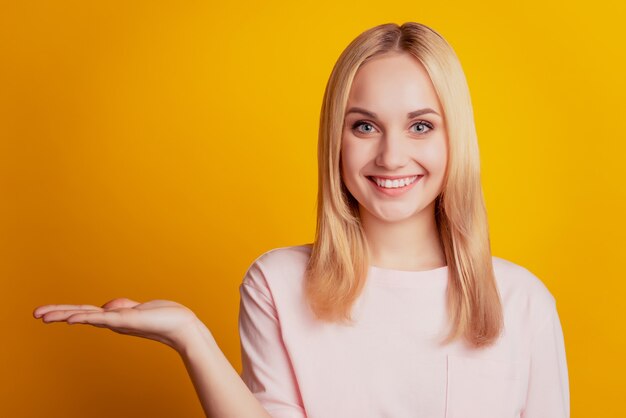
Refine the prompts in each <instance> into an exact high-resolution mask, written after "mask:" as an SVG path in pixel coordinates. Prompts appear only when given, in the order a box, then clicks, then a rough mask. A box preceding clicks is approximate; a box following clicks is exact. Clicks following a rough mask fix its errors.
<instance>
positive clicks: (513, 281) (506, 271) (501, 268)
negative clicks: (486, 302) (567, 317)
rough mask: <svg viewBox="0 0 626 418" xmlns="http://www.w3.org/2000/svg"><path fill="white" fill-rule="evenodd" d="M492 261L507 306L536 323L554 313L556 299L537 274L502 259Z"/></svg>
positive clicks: (494, 257)
mask: <svg viewBox="0 0 626 418" xmlns="http://www.w3.org/2000/svg"><path fill="white" fill-rule="evenodd" d="M492 259H493V269H494V273H495V276H496V282H497V284H498V290H499V292H500V296H501V298H502V300H503V302H504V304H505V306H509V307H510V308H512V309H515V310H517V311H518V313H520V314H524V315H526V316H529V317H532V318H533V319H534V320H536V321H541V319H542V318H545V317H547V316H549V315H550V314H551V313H552V312H553V311H554V309H555V307H556V299H555V297H554V295H553V294H552V292H551V291H550V290H549V289H548V287H547V286H546V284H545V283H544V282H543V280H541V279H540V278H539V277H538V276H537V275H536V274H535V273H533V272H532V271H530V270H529V269H528V268H526V267H524V266H521V265H519V264H517V263H514V262H513V261H510V260H507V259H505V258H502V257H496V256H493V257H492Z"/></svg>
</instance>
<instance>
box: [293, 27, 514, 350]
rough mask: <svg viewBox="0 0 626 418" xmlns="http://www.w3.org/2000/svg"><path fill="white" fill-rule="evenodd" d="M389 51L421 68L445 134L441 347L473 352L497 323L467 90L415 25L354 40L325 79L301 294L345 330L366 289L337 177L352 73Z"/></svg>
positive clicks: (491, 336) (430, 35) (438, 45)
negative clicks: (457, 345) (311, 231)
mask: <svg viewBox="0 0 626 418" xmlns="http://www.w3.org/2000/svg"><path fill="white" fill-rule="evenodd" d="M392 51H393V52H406V53H409V54H411V55H412V56H414V57H415V58H417V59H418V60H419V61H420V62H421V63H422V65H423V66H424V67H425V68H426V70H427V72H428V74H429V76H430V79H431V81H432V83H433V85H434V88H435V91H436V92H437V95H438V97H439V100H440V103H441V105H442V108H443V116H444V124H445V126H446V129H447V134H448V141H449V144H448V167H447V171H446V173H445V176H444V180H443V187H442V192H441V193H440V195H439V196H438V197H437V198H436V202H435V218H436V223H437V228H438V231H439V237H440V239H441V242H442V245H443V249H444V253H445V257H446V260H447V265H448V286H447V311H448V317H449V318H450V323H449V325H451V329H450V331H449V332H448V335H447V336H446V338H445V339H444V340H443V341H442V343H443V344H447V343H449V342H451V341H453V340H455V339H456V338H458V337H459V336H461V337H463V338H465V340H466V342H468V343H469V344H470V345H471V346H473V347H485V346H488V345H491V344H493V343H494V342H495V340H496V339H497V338H498V336H499V335H500V333H501V330H502V327H503V319H502V306H501V302H500V296H499V293H498V289H497V286H496V282H495V274H494V271H493V265H492V257H491V250H490V240H489V229H488V223H487V214H486V209H485V204H484V197H483V194H482V187H481V183H480V162H479V153H478V140H477V136H476V128H475V125H474V116H473V110H472V103H471V99H470V94H469V88H468V86H467V81H466V79H465V75H464V73H463V69H462V68H461V64H460V62H459V60H458V58H457V56H456V54H455V52H454V50H453V49H452V47H451V46H450V45H449V44H448V43H447V42H446V40H445V39H444V38H443V37H442V36H441V35H439V34H438V33H437V32H436V31H434V30H433V29H431V28H429V27H427V26H425V25H423V24H420V23H415V22H407V23H404V24H402V25H397V24H394V23H387V24H382V25H379V26H376V27H374V28H371V29H369V30H367V31H365V32H363V33H361V34H360V35H359V36H358V37H357V38H356V39H354V40H353V41H352V42H351V43H350V44H349V45H348V47H347V48H346V49H345V50H344V51H343V52H342V54H341V55H340V57H339V59H338V60H337V62H336V64H335V66H334V68H333V70H332V73H331V75H330V78H329V80H328V83H327V85H326V90H325V93H324V99H323V104H322V109H321V116H320V128H319V142H318V170H319V171H318V197H317V227H316V233H315V241H314V242H313V245H312V248H311V257H310V259H309V262H308V265H307V269H306V280H305V295H306V298H307V300H308V302H309V305H310V306H311V308H312V310H313V312H314V313H315V315H316V316H317V318H318V319H320V320H324V321H331V322H346V321H347V322H349V323H352V318H351V315H350V312H351V309H352V306H353V304H354V303H355V302H356V300H357V298H358V297H359V295H360V294H361V292H362V290H363V287H364V285H365V281H366V279H367V273H368V270H369V256H368V244H367V240H366V238H365V235H364V232H363V229H362V225H361V222H360V217H359V210H358V202H356V200H355V199H354V197H353V196H352V195H351V194H350V192H349V191H348V190H347V189H346V187H345V185H344V183H343V181H342V179H341V174H340V173H341V170H340V161H341V155H340V150H341V136H342V129H343V124H344V112H345V107H346V104H347V101H348V95H349V93H350V87H351V85H352V81H353V79H354V76H355V74H356V72H357V70H358V69H359V67H360V66H361V65H362V64H363V63H365V62H367V61H368V60H369V59H370V58H372V57H374V56H377V55H380V54H384V53H387V52H392Z"/></svg>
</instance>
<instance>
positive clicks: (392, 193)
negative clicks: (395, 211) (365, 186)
mask: <svg viewBox="0 0 626 418" xmlns="http://www.w3.org/2000/svg"><path fill="white" fill-rule="evenodd" d="M413 176H415V175H413ZM413 176H403V177H379V176H367V180H368V181H369V182H370V183H371V184H372V186H374V189H376V191H378V192H379V193H382V194H384V195H387V196H398V195H401V194H404V193H406V192H408V191H409V190H411V189H412V188H413V187H414V186H415V185H416V184H417V183H418V182H419V181H420V180H421V179H422V177H424V175H423V174H418V175H417V179H416V180H415V181H414V182H413V183H411V184H409V185H408V186H403V187H396V188H395V189H385V188H384V187H380V186H379V185H378V184H376V181H375V180H374V179H373V178H372V177H378V178H381V179H383V178H384V179H389V180H394V179H403V178H406V177H413Z"/></svg>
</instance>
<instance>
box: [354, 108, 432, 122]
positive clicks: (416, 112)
mask: <svg viewBox="0 0 626 418" xmlns="http://www.w3.org/2000/svg"><path fill="white" fill-rule="evenodd" d="M349 113H361V114H363V115H365V116H369V117H370V118H374V119H376V118H377V116H376V113H374V112H370V111H369V110H365V109H363V108H360V107H351V108H350V109H349V110H348V111H347V112H346V115H347V114H349ZM426 113H434V114H435V115H437V116H441V115H439V113H437V112H435V111H434V110H433V109H431V108H429V107H426V108H424V109H418V110H414V111H412V112H409V113H407V115H406V117H407V119H411V118H414V117H417V116H420V115H423V114H426Z"/></svg>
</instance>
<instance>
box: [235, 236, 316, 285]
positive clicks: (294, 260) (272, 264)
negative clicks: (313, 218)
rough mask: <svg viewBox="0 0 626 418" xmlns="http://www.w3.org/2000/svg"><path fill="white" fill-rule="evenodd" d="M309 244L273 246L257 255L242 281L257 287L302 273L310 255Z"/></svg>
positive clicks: (310, 246)
mask: <svg viewBox="0 0 626 418" xmlns="http://www.w3.org/2000/svg"><path fill="white" fill-rule="evenodd" d="M311 248H312V245H311V244H302V245H292V246H287V247H279V248H274V249H271V250H268V251H265V252H264V253H262V254H261V255H259V256H257V257H256V258H255V259H254V260H253V261H252V263H251V264H250V266H249V267H248V270H247V271H246V274H245V276H244V279H243V283H245V284H251V285H256V286H257V287H272V285H273V284H274V283H275V282H277V281H281V280H284V279H285V278H291V279H292V281H293V279H294V278H297V277H301V276H303V275H304V272H305V269H306V266H307V263H308V261H309V258H310V255H311Z"/></svg>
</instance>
